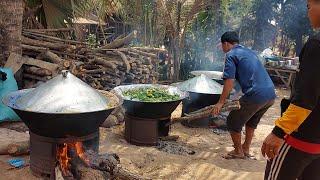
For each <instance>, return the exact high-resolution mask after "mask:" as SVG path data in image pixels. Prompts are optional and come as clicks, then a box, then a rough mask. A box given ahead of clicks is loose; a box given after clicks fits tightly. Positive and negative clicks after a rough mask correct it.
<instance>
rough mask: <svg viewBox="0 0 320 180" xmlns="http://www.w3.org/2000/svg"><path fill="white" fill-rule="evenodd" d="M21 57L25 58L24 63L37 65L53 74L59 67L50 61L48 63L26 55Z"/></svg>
mask: <svg viewBox="0 0 320 180" xmlns="http://www.w3.org/2000/svg"><path fill="white" fill-rule="evenodd" d="M23 58H24V59H26V61H25V63H24V64H26V65H30V66H37V67H40V68H44V69H48V70H49V71H51V72H52V73H53V74H55V73H56V71H57V70H58V68H59V66H58V65H57V64H52V63H49V62H45V61H42V60H38V59H33V58H28V57H23Z"/></svg>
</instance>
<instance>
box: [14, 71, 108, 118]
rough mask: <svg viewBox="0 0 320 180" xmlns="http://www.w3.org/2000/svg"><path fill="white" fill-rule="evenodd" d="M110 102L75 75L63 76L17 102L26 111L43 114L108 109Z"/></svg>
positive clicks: (66, 73)
mask: <svg viewBox="0 0 320 180" xmlns="http://www.w3.org/2000/svg"><path fill="white" fill-rule="evenodd" d="M108 104H109V102H108V100H107V98H106V97H105V96H103V95H102V94H100V93H99V92H98V91H97V90H95V89H93V88H92V87H90V86H89V85H87V84H86V83H84V82H83V81H81V80H80V79H78V78H77V77H75V76H74V75H73V74H71V73H69V72H68V71H63V72H62V74H60V75H58V76H56V77H55V78H53V79H51V80H49V81H48V82H46V83H44V84H41V85H40V86H39V87H37V88H35V89H33V90H30V91H28V92H26V93H25V94H23V95H22V97H20V98H19V99H17V101H16V104H15V105H16V106H17V107H18V108H19V109H21V110H25V111H31V112H41V113H84V112H95V111H101V110H106V109H108Z"/></svg>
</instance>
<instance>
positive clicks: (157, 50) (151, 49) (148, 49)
mask: <svg viewBox="0 0 320 180" xmlns="http://www.w3.org/2000/svg"><path fill="white" fill-rule="evenodd" d="M133 49H136V50H139V51H144V52H148V53H153V54H157V53H168V51H167V50H166V49H162V48H154V47H133Z"/></svg>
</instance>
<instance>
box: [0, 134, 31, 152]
mask: <svg viewBox="0 0 320 180" xmlns="http://www.w3.org/2000/svg"><path fill="white" fill-rule="evenodd" d="M25 141H29V134H27V133H22V132H18V131H14V130H10V129H6V128H0V154H1V155H4V154H8V146H9V145H10V144H15V143H18V144H19V143H21V142H25Z"/></svg>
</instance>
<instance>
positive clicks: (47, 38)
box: [22, 30, 88, 45]
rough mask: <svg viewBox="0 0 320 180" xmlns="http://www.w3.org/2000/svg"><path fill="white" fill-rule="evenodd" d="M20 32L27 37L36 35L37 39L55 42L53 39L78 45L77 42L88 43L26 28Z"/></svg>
mask: <svg viewBox="0 0 320 180" xmlns="http://www.w3.org/2000/svg"><path fill="white" fill-rule="evenodd" d="M22 34H23V35H24V36H27V37H32V38H34V37H37V39H39V40H51V42H52V41H53V42H55V41H59V42H64V43H69V44H74V45H78V44H86V45H87V44H88V43H86V42H80V41H73V40H67V39H61V38H57V37H54V36H49V35H44V34H41V33H35V32H27V31H26V30H23V31H22Z"/></svg>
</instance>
